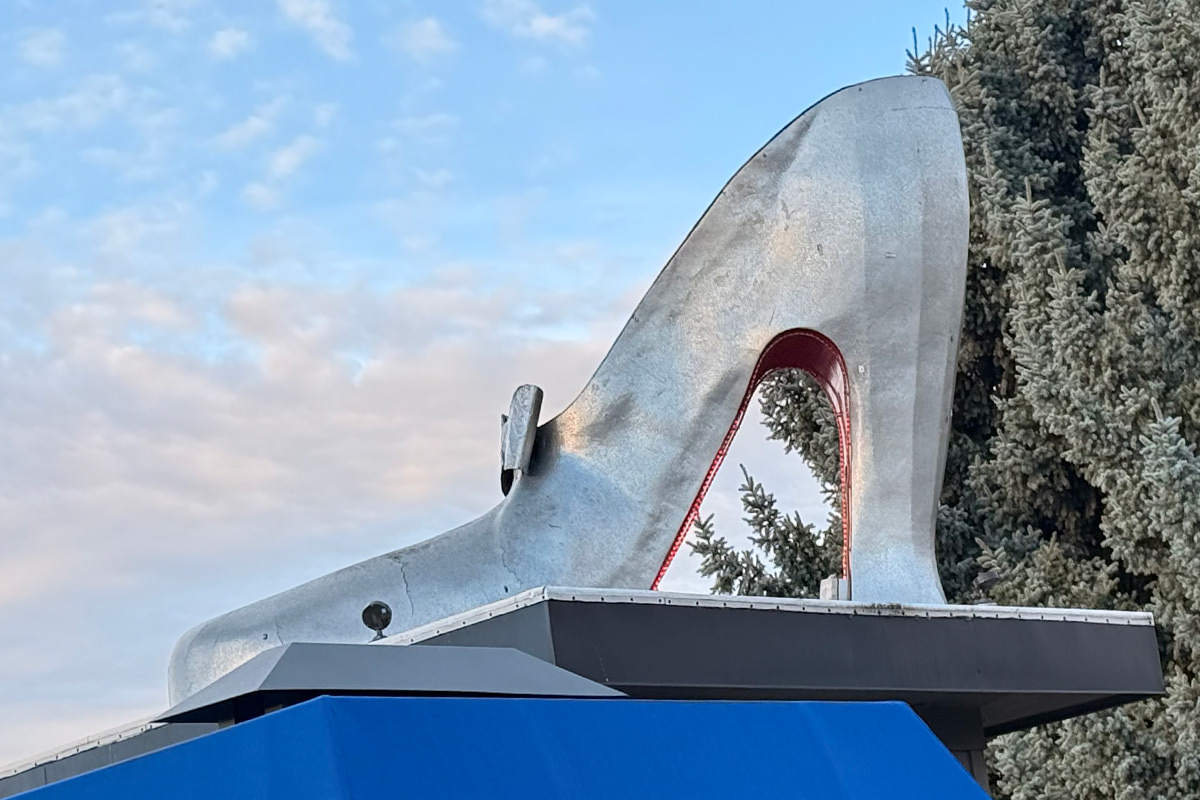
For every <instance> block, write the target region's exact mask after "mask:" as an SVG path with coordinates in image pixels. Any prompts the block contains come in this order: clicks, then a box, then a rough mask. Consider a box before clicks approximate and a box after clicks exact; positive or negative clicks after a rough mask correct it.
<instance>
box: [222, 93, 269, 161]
mask: <svg viewBox="0 0 1200 800" xmlns="http://www.w3.org/2000/svg"><path fill="white" fill-rule="evenodd" d="M286 102H287V101H286V100H284V99H283V98H276V99H275V100H272V101H271V102H270V103H267V104H265V105H261V106H259V107H258V108H256V109H255V110H254V113H253V114H251V115H250V116H248V117H246V118H245V119H244V120H242V121H240V122H235V123H234V124H233V125H230V126H229V127H228V128H226V129H225V130H224V131H222V132H221V133H219V134H217V135H216V136H214V137H213V140H212V141H213V144H215V145H216V146H217V147H219V148H221V149H222V150H241V149H242V148H244V147H246V146H247V145H250V144H253V143H254V142H256V141H258V140H259V139H261V138H262V137H264V136H266V135H267V134H269V133H270V132H271V131H272V130H274V128H275V118H276V117H277V116H278V115H279V112H280V110H281V109H282V108H283V106H284V105H285V104H286Z"/></svg>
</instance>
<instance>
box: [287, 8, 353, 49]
mask: <svg viewBox="0 0 1200 800" xmlns="http://www.w3.org/2000/svg"><path fill="white" fill-rule="evenodd" d="M277 3H278V5H279V10H280V11H281V12H283V15H284V16H285V17H287V19H288V20H289V21H290V22H292V23H293V24H295V25H298V26H299V27H301V28H303V29H304V30H305V31H307V32H308V34H309V35H310V36H312V38H313V41H315V42H316V43H317V46H318V47H320V48H321V49H322V50H324V51H325V52H326V53H327V54H328V55H329V56H330V57H331V58H336V59H337V60H339V61H346V60H348V59H350V58H353V57H354V53H353V51H351V49H350V40H351V38H352V37H353V33H352V32H351V30H350V26H348V25H347V24H346V23H344V22H342V21H341V20H340V19H338V17H337V15H336V14H334V13H333V9H332V8H331V7H330V5H329V3H328V2H327V1H326V0H277Z"/></svg>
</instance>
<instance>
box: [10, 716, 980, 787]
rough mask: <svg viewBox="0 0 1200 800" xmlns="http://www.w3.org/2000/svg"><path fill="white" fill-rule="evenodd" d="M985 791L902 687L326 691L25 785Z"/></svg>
mask: <svg viewBox="0 0 1200 800" xmlns="http://www.w3.org/2000/svg"><path fill="white" fill-rule="evenodd" d="M642 796H653V797H686V798H710V797H711V798H722V800H728V798H734V797H761V798H772V799H774V798H784V797H812V798H822V800H843V799H844V800H858V798H883V797H887V798H908V797H912V798H918V797H919V798H930V797H937V798H972V799H974V798H984V797H985V795H984V794H983V792H982V791H981V790H980V789H979V788H978V786H976V784H975V782H974V781H973V780H972V779H971V777H970V776H969V775H968V774H967V773H966V772H965V771H964V770H963V769H962V767H961V766H959V764H958V762H957V761H956V760H955V759H954V757H953V756H952V755H951V754H950V753H949V752H948V751H947V750H946V749H945V748H944V747H943V746H942V744H941V743H940V742H939V741H938V740H937V739H936V738H935V737H934V736H933V734H932V733H931V732H930V731H929V729H928V728H926V727H925V725H924V723H922V722H921V720H920V719H919V718H918V717H917V716H916V715H915V714H914V713H913V712H912V710H911V709H909V708H908V706H906V705H904V704H903V703H813V702H792V703H784V702H761V703H753V702H745V703H737V702H697V701H647V700H562V699H517V698H445V697H439V698H433V697H429V698H424V697H336V698H334V697H323V698H319V699H317V700H312V701H310V702H307V703H303V704H301V705H298V706H294V707H292V708H288V709H284V710H282V711H276V712H274V713H271V714H268V715H266V716H264V717H261V718H259V719H256V720H253V721H250V722H245V723H242V724H240V725H236V726H234V727H231V728H226V729H223V730H220V731H217V732H215V733H211V734H208V735H207V736H203V737H201V738H199V739H194V740H192V741H189V742H184V743H181V744H178V745H175V746H173V747H169V748H167V749H165V750H160V751H158V752H156V753H151V754H149V755H146V756H142V757H141V758H137V759H134V760H132V761H127V762H124V763H121V764H115V765H113V766H111V767H107V768H105V769H101V770H97V771H95V772H91V773H88V774H86V775H80V776H78V777H76V778H71V779H69V780H65V781H62V782H59V783H56V784H52V785H50V786H46V787H44V788H41V789H37V790H34V791H32V792H29V793H27V794H24V795H20V797H22V798H27V799H28V800H84V798H87V800H107V799H108V798H113V800H116V799H117V798H120V799H121V800H125V799H126V798H130V799H132V798H139V800H140V799H142V798H146V799H149V800H153V799H155V798H163V799H164V800H166V798H172V800H218V799H219V800H242V798H245V799H246V800H250V798H254V799H255V800H263V799H264V798H278V799H279V800H309V798H312V799H313V800H316V799H317V798H320V799H321V800H376V799H379V800H382V799H383V798H398V797H403V798H426V797H428V798H523V799H524V800H527V799H528V798H543V797H546V798H550V797H562V798H573V799H574V798H579V799H580V800H586V799H587V798H633V797H642Z"/></svg>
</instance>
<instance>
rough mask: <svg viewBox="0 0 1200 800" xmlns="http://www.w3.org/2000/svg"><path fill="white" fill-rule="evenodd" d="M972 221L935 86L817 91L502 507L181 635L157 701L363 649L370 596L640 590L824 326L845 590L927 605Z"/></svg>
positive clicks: (653, 299) (436, 602) (412, 616)
mask: <svg viewBox="0 0 1200 800" xmlns="http://www.w3.org/2000/svg"><path fill="white" fill-rule="evenodd" d="M967 215H968V210H967V189H966V176H965V168H964V163H963V155H962V145H961V141H960V138H959V129H958V119H957V116H956V115H955V112H954V109H953V106H952V104H951V101H950V98H949V96H948V95H947V93H946V90H945V88H944V87H943V86H942V84H941V83H939V82H938V81H936V80H933V79H930V78H921V77H903V78H886V79H882V80H878V81H872V82H869V83H865V84H860V85H857V86H851V87H849V88H847V89H843V90H841V91H839V92H837V93H835V94H833V95H830V96H829V97H827V98H825V99H824V100H822V101H821V102H820V103H818V104H817V105H815V106H814V107H812V108H811V109H809V110H808V111H807V112H805V113H804V114H802V115H801V116H800V117H798V118H797V119H796V120H795V121H793V122H792V123H791V124H790V125H788V126H787V127H786V128H785V129H784V130H783V131H781V132H780V133H779V134H778V135H777V136H776V137H775V138H774V139H772V140H771V141H770V142H769V143H768V144H767V146H766V147H764V148H763V149H762V150H761V151H760V152H759V153H758V154H756V155H755V156H754V157H753V158H752V159H751V160H750V161H749V162H747V163H746V165H745V166H743V167H742V169H741V170H740V171H739V172H738V173H737V174H736V175H735V176H734V177H733V179H732V180H730V182H729V183H728V184H727V185H726V186H725V188H724V189H723V190H722V191H721V193H720V195H718V197H717V198H716V200H715V201H714V202H713V203H712V205H711V206H710V207H709V209H708V211H707V212H706V213H705V214H704V216H703V217H702V218H701V220H700V221H699V222H698V223H697V225H696V227H695V228H694V229H693V230H692V232H691V233H690V234H689V236H688V237H687V239H686V240H685V241H684V243H683V244H682V245H681V246H680V248H679V250H678V251H677V252H676V253H675V255H674V256H673V257H672V258H671V260H670V261H669V262H668V263H667V265H666V267H665V268H664V269H663V271H662V273H661V274H660V275H659V277H658V279H657V280H656V281H655V283H654V285H653V286H652V287H651V288H650V290H649V292H648V293H647V295H646V297H645V298H644V299H643V300H642V302H641V303H640V304H639V306H638V307H637V309H636V310H635V311H634V313H633V316H632V317H631V318H630V320H629V322H628V324H627V325H626V326H625V329H624V330H623V331H622V332H621V334H620V336H619V337H618V339H617V341H616V342H615V344H614V345H613V347H612V349H611V350H610V352H609V354H608V356H607V357H606V358H605V359H604V361H603V363H602V364H601V365H600V367H599V369H598V370H597V371H596V374H595V375H594V376H593V377H592V379H591V380H590V381H589V382H588V384H587V385H586V386H585V387H584V389H583V391H582V392H581V393H580V394H579V396H578V397H577V398H576V399H575V401H574V402H573V403H572V404H571V405H570V406H569V407H568V408H567V409H566V410H565V411H564V412H563V413H562V414H560V415H559V416H558V417H556V418H555V419H553V420H550V421H549V422H547V423H545V424H544V425H542V426H541V427H540V428H538V429H537V433H536V436H535V438H534V442H533V450H532V453H531V456H530V459H529V464H528V470H527V471H526V472H525V473H524V475H523V476H522V477H521V479H520V480H519V481H516V482H515V483H514V484H513V485H512V487H511V491H510V492H509V494H508V495H507V496H506V497H505V498H504V499H503V500H502V501H501V502H500V504H499V505H497V506H496V507H495V508H494V509H492V510H491V511H489V512H488V513H487V514H485V515H483V516H482V517H480V518H479V519H477V520H475V521H473V522H470V523H468V524H466V525H463V526H462V527H459V528H456V529H454V530H452V531H449V532H447V533H444V534H442V535H440V536H437V537H435V538H432V539H429V540H427V541H425V542H422V543H420V544H417V545H414V546H412V547H408V548H404V549H402V550H397V551H395V552H393V553H389V554H387V555H383V556H380V557H378V558H375V559H371V560H369V561H365V562H363V563H360V564H357V565H354V566H352V567H348V568H346V569H343V570H340V571H338V572H335V573H333V574H330V575H327V576H324V577H322V578H318V579H317V580H314V581H311V582H309V583H306V584H304V585H302V586H298V587H296V588H294V589H290V590H288V591H286V592H283V593H281V594H278V595H275V596H274V597H271V598H268V599H266V600H263V601H260V602H258V603H255V604H253V605H250V606H247V607H245V608H242V609H238V610H237V611H234V612H231V613H229V614H226V615H224V616H221V617H218V618H216V619H214V620H211V621H209V622H206V623H204V624H203V625H200V626H198V627H196V628H194V629H192V630H191V631H189V632H188V633H187V634H185V635H184V636H183V637H182V638H181V639H180V641H179V643H178V644H177V645H176V649H175V652H174V653H173V655H172V658H171V664H170V668H169V685H170V696H171V700H172V702H178V701H179V700H181V699H183V698H184V697H186V696H188V695H189V694H191V693H193V692H195V691H197V690H198V689H200V688H202V687H204V686H205V685H207V684H209V683H211V682H212V681H214V680H215V679H216V678H218V677H220V676H221V675H223V674H225V673H227V672H229V671H230V670H232V669H233V668H235V667H237V666H238V665H239V664H242V663H244V662H245V661H247V660H248V659H250V658H251V657H253V656H254V655H255V654H256V653H259V652H261V651H262V650H264V649H267V648H269V647H275V646H278V645H280V644H283V643H286V642H293V641H318V642H363V641H367V640H369V638H370V635H369V632H367V631H366V630H365V629H364V628H363V625H362V623H361V621H360V613H361V611H362V609H363V607H364V606H365V605H366V604H367V603H368V602H370V601H372V600H375V599H380V600H383V601H385V602H387V603H388V604H389V605H390V606H391V607H392V609H393V611H394V613H395V622H394V623H393V627H394V628H396V629H405V628H413V627H416V626H418V625H422V624H424V623H428V622H431V621H433V620H437V619H441V618H444V617H447V616H450V615H452V614H456V613H459V612H461V611H463V610H465V609H470V608H473V607H476V606H481V605H485V604H487V603H491V602H494V601H496V600H499V599H501V598H504V597H507V596H510V595H512V594H514V593H516V592H520V591H522V590H525V589H528V588H530V587H533V586H540V585H543V584H575V585H584V586H606V587H628V588H645V587H647V586H650V585H651V584H652V582H653V581H654V580H655V577H656V575H657V574H658V571H659V568H660V566H661V565H662V562H663V559H664V557H665V556H666V555H668V554H669V553H670V551H671V548H672V545H673V543H674V542H675V540H676V535H677V533H678V532H679V531H680V528H681V522H682V521H683V520H685V518H686V517H687V515H688V513H689V509H690V508H691V506H692V503H693V500H694V499H695V498H696V497H697V495H698V494H699V493H700V492H701V490H702V488H703V486H704V482H705V476H706V474H707V473H706V470H708V468H709V467H710V465H711V464H712V462H713V459H714V454H717V453H719V452H720V450H721V448H722V447H723V443H725V440H726V438H727V433H728V431H729V429H730V422H731V420H734V419H736V417H737V415H738V413H739V411H738V410H739V408H742V407H744V401H745V399H746V398H747V393H748V391H750V390H751V389H752V388H753V387H752V386H751V383H752V382H753V380H754V379H758V378H760V377H761V375H760V374H759V373H758V372H756V369H757V368H758V366H759V357H760V354H762V353H763V352H764V348H766V347H767V346H768V345H769V344H771V343H773V342H776V341H777V339H778V338H779V335H780V334H781V333H784V332H789V331H791V332H795V333H796V334H797V335H809V334H806V333H804V332H805V331H808V332H810V333H811V332H812V331H817V332H819V333H820V334H822V335H823V338H824V339H825V340H827V341H829V342H832V343H833V345H835V346H836V348H837V351H838V352H837V355H838V356H839V359H838V360H840V361H841V362H842V363H843V364H844V367H845V373H846V374H843V375H842V378H844V380H845V384H846V387H845V388H846V392H845V396H844V397H843V398H841V399H843V400H845V402H846V407H845V408H844V409H842V411H843V412H844V415H845V418H846V420H847V421H848V426H849V437H848V440H847V441H846V442H843V449H844V451H845V450H846V448H847V446H848V449H849V453H848V455H849V456H850V459H849V463H848V464H847V467H848V471H847V475H846V477H847V485H848V486H852V488H853V491H852V493H851V494H850V495H849V497H848V498H847V500H848V507H847V508H846V512H847V516H848V518H849V519H852V520H853V534H852V540H851V549H850V556H849V561H850V579H851V596H852V597H853V598H854V599H855V600H864V601H878V602H898V603H935V604H936V603H941V602H944V596H943V594H942V589H941V585H940V583H939V580H938V576H937V570H936V566H935V562H934V519H935V511H936V504H937V498H938V495H939V493H940V488H941V481H942V472H943V467H944V459H945V446H946V438H947V432H948V427H949V419H950V408H951V399H952V390H953V375H954V362H955V353H956V347H957V337H958V331H959V325H960V319H961V313H962V299H963V286H964V276H965V260H966V247H967ZM784 365H785V366H787V364H784ZM792 366H794V365H792ZM827 377H828V376H827Z"/></svg>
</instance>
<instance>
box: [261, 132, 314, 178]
mask: <svg viewBox="0 0 1200 800" xmlns="http://www.w3.org/2000/svg"><path fill="white" fill-rule="evenodd" d="M320 149H321V141H320V140H319V139H316V138H314V137H312V136H307V135H306V136H297V137H296V138H295V139H293V140H292V141H291V142H290V143H288V144H286V145H284V146H283V147H281V148H279V149H278V150H276V151H275V152H274V153H272V154H271V158H270V160H269V161H268V166H267V174H268V175H270V177H271V178H272V179H273V180H280V179H282V178H286V177H288V176H289V175H291V174H292V173H293V172H295V171H296V170H297V169H299V168H300V167H301V166H303V165H304V162H306V161H308V160H309V159H310V158H312V157H313V156H314V155H316V153H317V151H318V150H320Z"/></svg>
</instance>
